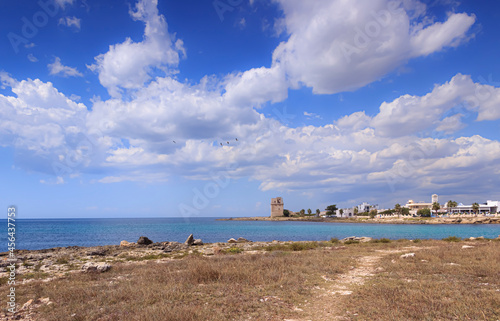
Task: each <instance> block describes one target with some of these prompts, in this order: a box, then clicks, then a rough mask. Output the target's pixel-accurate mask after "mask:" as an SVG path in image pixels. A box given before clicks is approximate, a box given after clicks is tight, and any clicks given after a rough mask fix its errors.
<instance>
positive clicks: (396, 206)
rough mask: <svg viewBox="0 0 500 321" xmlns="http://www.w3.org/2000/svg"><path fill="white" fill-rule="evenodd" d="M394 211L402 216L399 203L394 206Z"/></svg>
mask: <svg viewBox="0 0 500 321" xmlns="http://www.w3.org/2000/svg"><path fill="white" fill-rule="evenodd" d="M394 211H395V212H396V213H398V217H400V216H401V205H400V204H399V203H398V204H396V205H394Z"/></svg>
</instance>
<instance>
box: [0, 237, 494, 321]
mask: <svg viewBox="0 0 500 321" xmlns="http://www.w3.org/2000/svg"><path fill="white" fill-rule="evenodd" d="M293 244H297V245H293ZM293 244H290V245H286V246H283V245H279V246H277V245H269V248H266V247H259V248H257V247H256V248H253V249H252V250H251V252H252V253H253V254H248V252H249V251H243V252H242V251H240V250H225V251H220V252H219V254H217V255H213V256H209V257H206V256H202V255H199V254H191V255H188V256H186V257H184V258H183V259H180V260H172V259H167V258H160V260H156V259H153V258H152V259H151V260H144V261H139V262H123V263H122V262H117V263H116V264H114V265H113V268H112V269H111V271H109V272H106V273H102V274H85V273H71V274H69V275H68V276H67V277H65V278H62V279H58V280H53V281H51V282H41V281H34V282H30V283H27V284H25V285H22V286H18V289H17V299H18V302H19V303H21V304H22V303H24V302H26V301H28V300H29V299H37V298H41V297H49V298H50V300H51V301H52V302H53V304H51V305H43V306H40V307H39V308H38V309H37V311H36V314H35V317H36V319H39V320H141V321H142V320H146V321H147V320H161V321H164V320H180V321H182V320H284V319H295V320H308V319H309V320H311V319H312V320H334V319H338V320H498V319H500V278H499V277H500V272H499V271H500V242H498V241H487V240H486V241H470V242H469V241H468V242H465V241H460V242H446V241H420V242H410V241H406V240H402V241H392V242H390V241H388V240H384V241H380V240H378V241H375V242H370V243H352V244H348V245H342V244H338V243H336V240H332V241H331V242H320V243H318V242H298V243H293ZM465 244H468V245H472V246H474V247H473V248H467V249H462V246H463V245H465ZM409 247H413V248H409ZM416 247H418V248H416ZM381 250H383V252H381ZM256 251H258V252H257V253H256ZM391 251H392V252H391ZM396 251H399V252H397V253H396ZM407 252H415V253H416V255H415V257H411V258H407V259H401V258H400V255H401V254H402V253H407ZM380 253H384V254H383V255H381V254H380ZM376 255H378V256H379V257H380V258H379V259H378V260H377V261H376V266H374V267H373V268H374V269H375V268H376V269H375V272H374V275H372V276H367V277H366V280H365V282H364V284H362V285H356V284H353V285H352V288H351V289H350V290H352V294H351V295H336V296H335V295H334V294H331V295H330V296H332V297H331V298H329V300H333V302H335V304H332V305H330V304H329V303H328V302H329V300H326V299H325V298H324V297H320V296H319V292H318V290H317V289H319V288H321V289H323V288H326V289H327V288H328V287H329V286H330V285H332V284H334V283H335V282H336V281H338V280H339V279H340V278H341V277H342V276H344V275H346V273H347V274H348V273H350V272H349V271H352V270H353V268H354V267H356V266H358V265H359V264H360V262H362V260H360V259H361V258H366V257H371V256H376ZM452 263H453V264H452ZM358 268H359V266H358ZM325 276H326V277H325ZM31 277H33V276H31ZM35 277H36V276H35ZM0 292H2V293H5V292H6V285H5V284H3V285H2V286H1V287H0ZM322 295H324V294H322ZM323 301H324V302H325V304H324V305H325V307H323V308H324V309H325V310H330V311H329V314H328V316H326V315H325V316H324V318H323V317H321V314H318V313H312V312H314V311H312V309H313V308H314V309H316V307H317V306H318V303H319V304H320V305H321V304H322V302H323ZM316 310H317V309H316ZM316 312H317V311H316ZM332 315H333V316H341V317H340V318H332ZM312 317H313V318H312Z"/></svg>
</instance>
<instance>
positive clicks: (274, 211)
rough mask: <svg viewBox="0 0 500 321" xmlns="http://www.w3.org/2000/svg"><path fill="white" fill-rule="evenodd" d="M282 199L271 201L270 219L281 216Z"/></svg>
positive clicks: (277, 198)
mask: <svg viewBox="0 0 500 321" xmlns="http://www.w3.org/2000/svg"><path fill="white" fill-rule="evenodd" d="M283 206H284V204H283V199H282V198H281V197H276V198H272V199H271V217H278V216H283Z"/></svg>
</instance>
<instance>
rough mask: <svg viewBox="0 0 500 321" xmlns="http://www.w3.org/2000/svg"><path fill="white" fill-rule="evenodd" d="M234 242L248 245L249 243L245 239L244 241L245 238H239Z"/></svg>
mask: <svg viewBox="0 0 500 321" xmlns="http://www.w3.org/2000/svg"><path fill="white" fill-rule="evenodd" d="M236 242H238V243H249V242H250V241H249V240H247V239H245V238H243V237H239V238H238V239H237V240H236Z"/></svg>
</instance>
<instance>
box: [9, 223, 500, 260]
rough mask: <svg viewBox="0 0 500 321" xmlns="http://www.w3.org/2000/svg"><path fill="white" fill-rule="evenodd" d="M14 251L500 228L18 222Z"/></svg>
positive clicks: (478, 232)
mask: <svg viewBox="0 0 500 321" xmlns="http://www.w3.org/2000/svg"><path fill="white" fill-rule="evenodd" d="M0 222H1V226H3V228H2V231H4V232H2V233H1V235H0V252H4V251H6V250H7V244H8V243H7V220H0ZM16 224H17V226H16V248H18V249H28V250H35V249H45V248H51V247H65V246H73V245H78V246H95V245H109V244H120V241H122V240H127V241H129V242H135V241H137V239H138V238H139V236H147V237H149V238H150V239H151V240H153V242H163V241H177V242H184V241H185V240H186V238H187V237H188V236H189V234H191V233H193V234H194V237H195V238H201V239H202V240H203V241H204V242H210V243H212V242H225V241H227V240H228V239H229V238H231V237H233V238H238V237H244V238H246V239H249V240H252V241H272V240H280V241H289V240H290V241H305V240H309V241H319V240H329V239H330V238H332V237H336V238H339V239H341V238H344V237H347V236H370V237H374V238H382V237H385V238H390V239H401V238H406V239H416V238H419V239H442V238H445V237H448V236H452V235H453V236H458V237H470V236H474V237H478V236H484V237H488V238H494V237H497V236H498V235H499V234H500V225H465V224H464V225H410V224H408V225H396V224H361V223H316V222H267V221H216V219H215V218H120V219H44V220H34V219H30V220H17V221H16Z"/></svg>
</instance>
